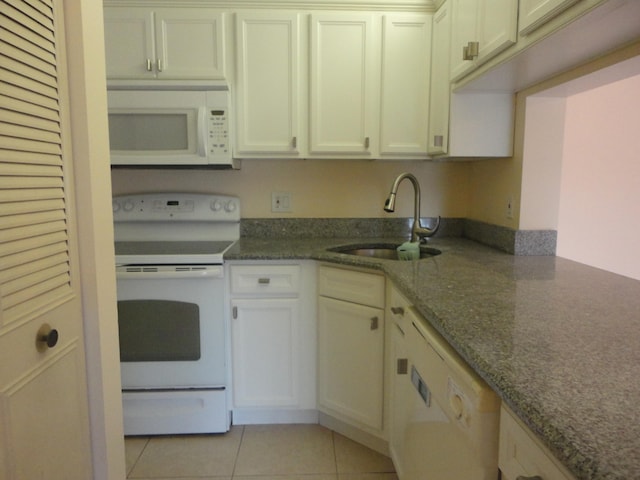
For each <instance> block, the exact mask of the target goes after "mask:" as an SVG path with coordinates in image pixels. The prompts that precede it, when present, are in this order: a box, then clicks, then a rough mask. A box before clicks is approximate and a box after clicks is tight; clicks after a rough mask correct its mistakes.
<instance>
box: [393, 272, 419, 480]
mask: <svg viewBox="0 0 640 480" xmlns="http://www.w3.org/2000/svg"><path fill="white" fill-rule="evenodd" d="M410 306H411V303H410V302H409V301H408V300H407V299H406V298H405V297H404V296H403V295H402V294H401V293H400V292H399V291H398V289H397V288H396V287H395V286H394V285H393V284H389V285H388V287H387V326H388V328H387V336H388V345H389V355H388V357H387V362H388V364H387V365H388V378H389V382H388V385H389V388H388V390H389V391H388V395H389V453H390V454H391V459H392V460H393V464H394V466H395V468H396V472H397V474H398V478H404V471H403V466H404V463H403V458H402V452H403V449H404V430H405V427H406V425H408V423H409V416H410V414H411V412H408V411H407V410H406V409H404V408H403V406H404V405H407V404H408V401H407V399H408V398H410V395H411V394H412V393H413V392H412V388H413V386H412V384H411V381H410V379H409V353H408V349H407V344H406V341H405V332H406V329H407V328H408V327H410V320H409V319H408V317H407V316H405V312H407V309H408V308H409V307H410Z"/></svg>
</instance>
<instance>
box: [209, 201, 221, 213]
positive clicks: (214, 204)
mask: <svg viewBox="0 0 640 480" xmlns="http://www.w3.org/2000/svg"><path fill="white" fill-rule="evenodd" d="M209 207H210V208H211V210H213V211H214V212H219V211H220V210H221V209H222V203H220V200H212V201H211V204H210V205H209Z"/></svg>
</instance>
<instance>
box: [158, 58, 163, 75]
mask: <svg viewBox="0 0 640 480" xmlns="http://www.w3.org/2000/svg"><path fill="white" fill-rule="evenodd" d="M162 68H163V65H162V59H160V58H159V59H158V71H159V72H161V71H162Z"/></svg>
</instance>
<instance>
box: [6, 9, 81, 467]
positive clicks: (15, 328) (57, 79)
mask: <svg viewBox="0 0 640 480" xmlns="http://www.w3.org/2000/svg"><path fill="white" fill-rule="evenodd" d="M0 25H1V27H2V28H0V480H5V479H7V480H8V479H12V480H13V479H48V480H49V479H66V480H76V479H77V480H85V479H88V478H91V476H92V475H91V463H90V443H89V429H88V414H87V412H88V409H87V392H86V382H85V375H86V372H85V366H84V346H83V334H82V316H81V304H80V291H79V283H80V282H79V277H78V274H77V272H78V271H79V270H78V265H77V260H76V258H77V256H76V255H75V249H76V246H75V240H74V232H75V229H74V223H73V221H72V214H73V202H72V197H71V196H70V194H71V191H70V185H71V182H70V178H71V177H70V168H71V155H70V151H69V149H68V148H67V145H68V144H69V145H70V141H69V140H70V139H69V131H68V118H65V115H66V111H67V110H68V109H66V105H68V100H67V94H66V90H65V88H66V85H65V64H64V44H63V39H64V35H63V33H62V32H63V30H62V0H55V1H53V0H0ZM55 333H57V342H56V335H55ZM45 336H46V338H47V339H48V341H49V345H47V343H46V341H39V340H38V338H40V337H45Z"/></svg>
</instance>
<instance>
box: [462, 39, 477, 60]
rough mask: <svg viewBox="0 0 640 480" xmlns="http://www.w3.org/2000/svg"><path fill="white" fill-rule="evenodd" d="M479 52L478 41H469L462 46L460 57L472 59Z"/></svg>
mask: <svg viewBox="0 0 640 480" xmlns="http://www.w3.org/2000/svg"><path fill="white" fill-rule="evenodd" d="M479 53H480V42H469V43H467V46H466V47H463V48H462V59H463V60H473V59H474V58H476V57H477V56H478V54H479Z"/></svg>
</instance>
